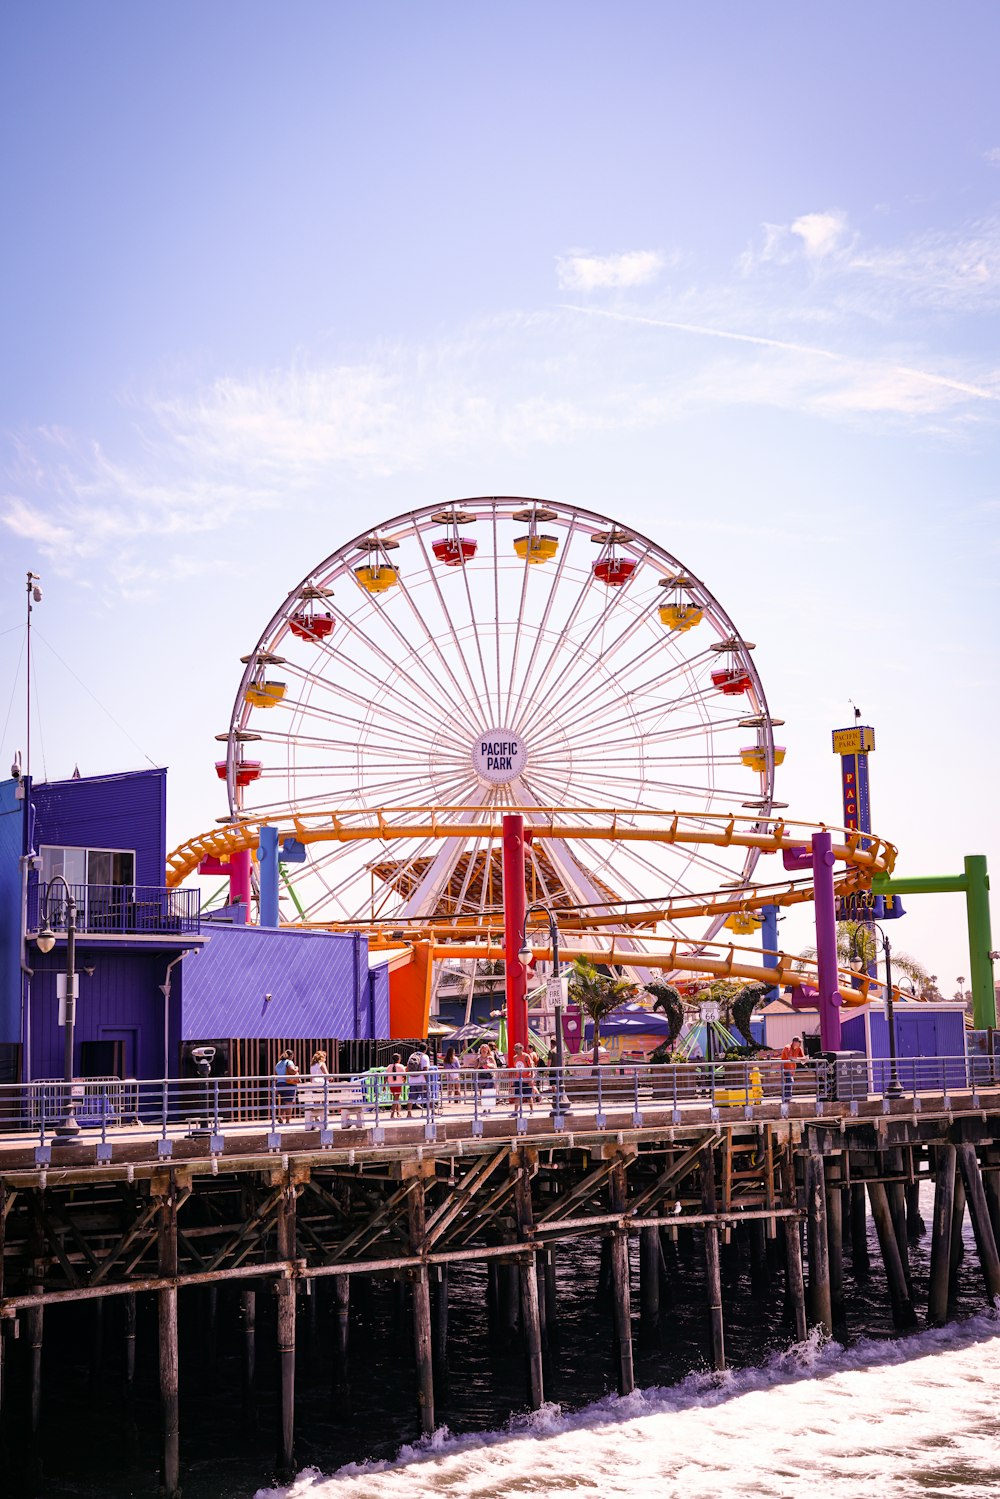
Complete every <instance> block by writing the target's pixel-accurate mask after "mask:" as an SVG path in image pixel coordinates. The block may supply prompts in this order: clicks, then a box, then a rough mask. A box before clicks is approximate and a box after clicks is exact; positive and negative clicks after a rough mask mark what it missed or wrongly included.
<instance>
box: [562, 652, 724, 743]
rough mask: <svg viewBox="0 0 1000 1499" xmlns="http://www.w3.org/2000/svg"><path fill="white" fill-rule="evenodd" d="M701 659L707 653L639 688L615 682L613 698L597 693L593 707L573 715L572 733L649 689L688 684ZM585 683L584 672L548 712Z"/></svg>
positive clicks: (704, 657)
mask: <svg viewBox="0 0 1000 1499" xmlns="http://www.w3.org/2000/svg"><path fill="white" fill-rule="evenodd" d="M702 659H704V660H705V661H706V662H707V661H708V660H709V653H708V652H707V651H705V652H703V653H702V655H700V656H697V657H695V658H694V659H693V660H692V661H684V662H679V663H675V664H674V665H673V666H671V667H670V669H669V670H667V671H665V672H661V673H659V674H658V675H657V676H656V677H655V678H653V679H652V680H651V682H649V683H647V684H645V685H644V686H643V687H640V688H629V687H626V686H625V685H624V683H617V682H616V683H615V696H611V695H610V694H608V695H606V696H603V697H602V696H601V695H600V694H599V693H598V700H597V701H596V702H594V703H593V706H592V707H591V708H589V710H587V711H585V712H584V713H582V714H579V715H574V732H575V733H576V734H579V731H580V729H581V728H582V727H583V726H585V725H586V724H588V723H590V722H591V721H592V720H594V719H601V718H607V717H608V716H609V714H612V713H613V712H614V711H615V710H616V708H617V711H619V712H620V711H621V703H622V702H623V701H628V699H629V698H633V697H634V698H638V697H639V696H640V694H641V693H645V692H647V691H648V690H649V689H650V688H651V687H655V689H656V691H657V692H662V691H663V690H664V688H665V687H667V686H668V685H669V684H670V683H671V682H673V681H674V680H675V679H676V678H680V677H686V678H687V679H688V681H689V682H690V680H691V676H692V670H693V668H694V667H695V666H697V665H698V664H699V663H700V662H701V660H702ZM564 681H565V678H564ZM585 681H586V672H585V673H584V674H583V675H582V676H581V677H580V678H578V679H577V681H576V682H574V683H572V684H570V685H567V686H564V689H563V691H562V692H561V693H560V695H559V696H558V697H557V698H556V699H555V700H554V701H553V702H551V703H550V704H548V705H547V707H548V711H549V712H550V713H552V714H555V713H556V712H557V711H558V709H559V708H560V707H561V706H562V704H563V703H564V702H565V701H566V699H567V698H568V697H570V696H571V694H572V692H573V691H574V690H576V689H578V688H579V687H580V686H582V685H583V683H584V682H585Z"/></svg>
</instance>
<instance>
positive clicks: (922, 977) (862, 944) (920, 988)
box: [799, 921, 934, 999]
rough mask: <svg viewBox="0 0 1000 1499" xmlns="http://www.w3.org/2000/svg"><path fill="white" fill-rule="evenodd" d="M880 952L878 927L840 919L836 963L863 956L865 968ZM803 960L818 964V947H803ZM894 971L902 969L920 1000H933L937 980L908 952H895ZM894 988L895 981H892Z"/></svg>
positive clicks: (848, 965)
mask: <svg viewBox="0 0 1000 1499" xmlns="http://www.w3.org/2000/svg"><path fill="white" fill-rule="evenodd" d="M878 955H879V949H878V942H877V939H876V936H875V930H874V928H873V927H872V926H870V925H869V924H868V923H867V922H864V921H838V922H837V962H838V963H839V964H840V966H841V968H849V967H850V966H851V959H852V958H853V959H857V958H860V959H861V960H862V963H863V965H864V967H865V968H867V967H868V966H869V964H871V963H874V962H875V961H876V959H877V958H878ZM799 958H800V959H801V961H802V963H815V961H816V949H815V947H804V948H803V949H802V951H801V953H800V954H799ZM892 966H893V970H894V971H895V970H896V969H898V970H899V972H900V973H902V974H904V975H905V976H906V978H908V979H909V980H910V982H911V983H912V985H913V992H914V994H916V995H918V996H919V997H920V998H921V999H932V998H933V997H934V996H933V988H934V981H933V979H932V978H931V976H930V975H929V974H928V972H927V969H926V968H925V967H924V965H923V964H922V963H920V962H918V960H917V959H916V958H911V957H910V955H909V953H905V952H897V951H896V949H895V948H893V952H892ZM893 987H894V988H895V983H894V984H893Z"/></svg>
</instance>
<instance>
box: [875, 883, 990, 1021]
mask: <svg viewBox="0 0 1000 1499" xmlns="http://www.w3.org/2000/svg"><path fill="white" fill-rule="evenodd" d="M872 890H873V891H874V892H875V893H876V894H877V895H883V894H891V895H947V894H950V893H953V892H959V891H961V892H963V893H964V895H965V910H966V917H967V920H968V924H969V973H970V975H971V978H970V983H971V984H972V1016H973V1023H974V1025H975V1026H976V1029H977V1030H983V1031H985V1030H993V1029H995V1028H996V1023H997V1006H996V995H995V994H994V992H993V956H992V948H993V937H992V934H991V931H990V877H989V874H988V872H987V869H986V855H985V854H966V856H965V873H964V874H952V875H937V876H935V875H930V876H927V877H926V878H923V877H918V878H916V879H905V880H897V879H889V878H888V877H887V876H886V875H878V874H877V875H875V877H874V878H873V880H872Z"/></svg>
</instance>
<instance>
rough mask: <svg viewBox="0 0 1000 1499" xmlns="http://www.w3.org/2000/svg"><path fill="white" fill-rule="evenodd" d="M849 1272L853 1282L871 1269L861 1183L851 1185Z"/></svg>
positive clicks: (866, 1213)
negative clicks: (851, 1273) (852, 1276)
mask: <svg viewBox="0 0 1000 1499" xmlns="http://www.w3.org/2000/svg"><path fill="white" fill-rule="evenodd" d="M850 1218H851V1270H852V1272H853V1274H854V1278H855V1280H860V1279H861V1278H862V1277H863V1276H865V1275H867V1274H868V1272H869V1270H870V1269H871V1257H870V1255H869V1253H868V1206H867V1202H866V1199H865V1188H864V1183H863V1182H852V1183H851V1195H850Z"/></svg>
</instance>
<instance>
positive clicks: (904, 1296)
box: [868, 1181, 917, 1328]
mask: <svg viewBox="0 0 1000 1499" xmlns="http://www.w3.org/2000/svg"><path fill="white" fill-rule="evenodd" d="M868 1200H869V1202H870V1203H871V1208H872V1219H873V1220H874V1223H875V1231H876V1233H877V1234H878V1242H879V1248H880V1250H881V1251H882V1261H883V1263H884V1265H885V1273H886V1279H887V1280H888V1283H889V1299H890V1301H891V1303H892V1320H893V1322H894V1323H895V1325H896V1326H897V1327H899V1328H904V1327H914V1326H916V1321H917V1319H916V1316H915V1315H914V1311H913V1301H912V1299H911V1296H910V1289H909V1286H908V1285H907V1282H906V1272H905V1270H904V1268H903V1261H902V1259H901V1258H900V1253H899V1244H898V1242H897V1240H896V1229H895V1225H894V1224H893V1221H892V1209H891V1208H890V1206H889V1197H888V1193H887V1192H886V1189H885V1183H884V1182H874V1181H870V1182H869V1183H868Z"/></svg>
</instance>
